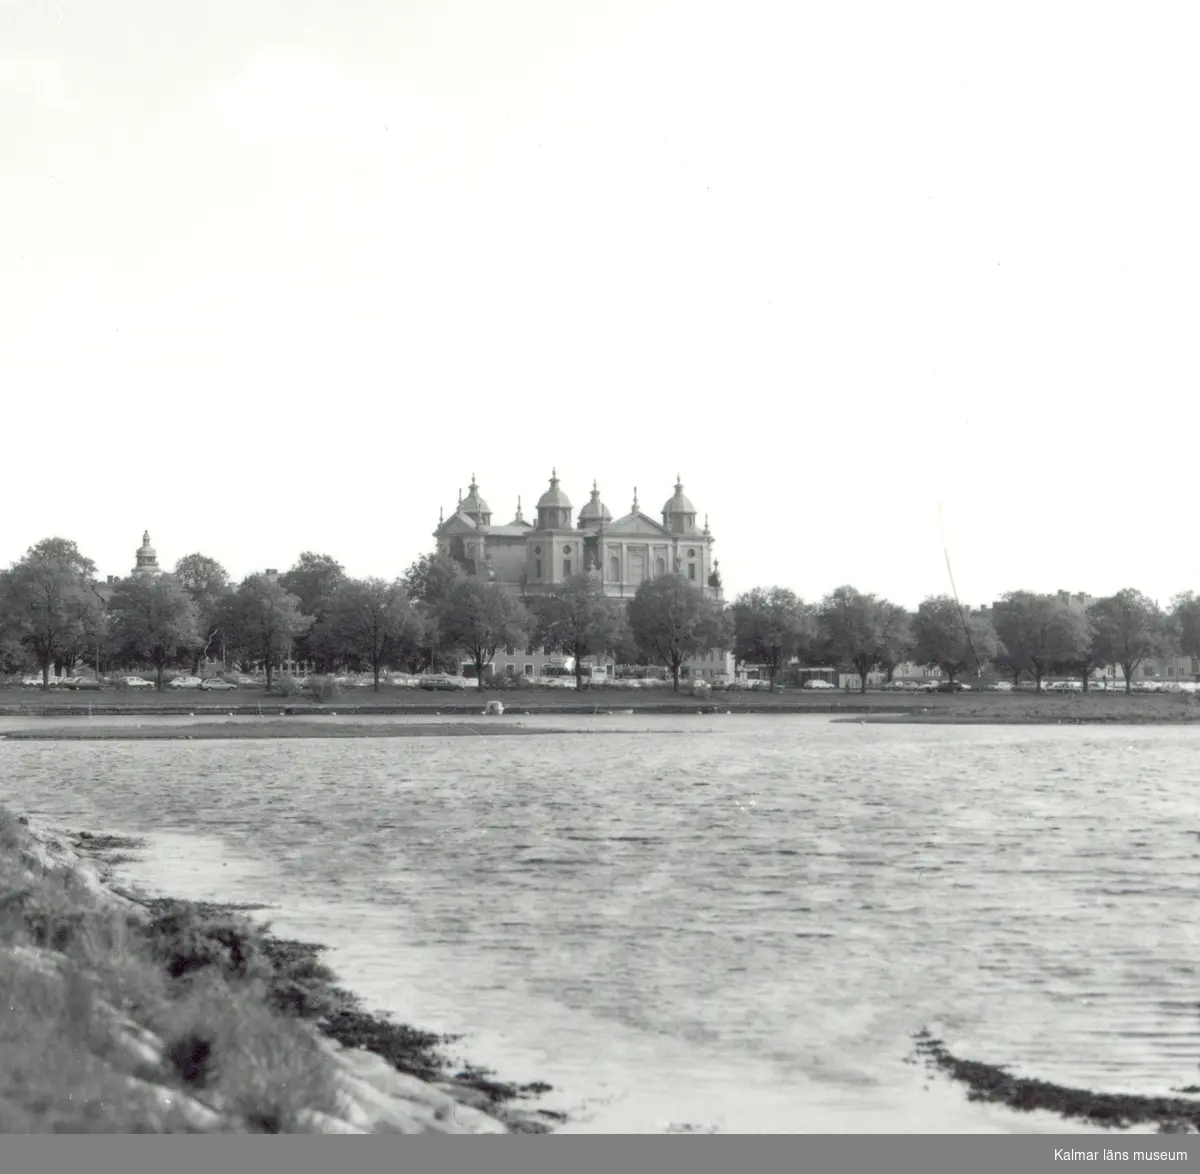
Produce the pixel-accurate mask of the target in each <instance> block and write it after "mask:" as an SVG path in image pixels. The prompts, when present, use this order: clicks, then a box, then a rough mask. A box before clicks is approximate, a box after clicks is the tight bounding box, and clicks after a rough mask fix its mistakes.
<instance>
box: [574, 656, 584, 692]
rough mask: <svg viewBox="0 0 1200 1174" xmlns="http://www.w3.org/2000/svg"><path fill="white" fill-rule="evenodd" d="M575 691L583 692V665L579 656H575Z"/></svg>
mask: <svg viewBox="0 0 1200 1174" xmlns="http://www.w3.org/2000/svg"><path fill="white" fill-rule="evenodd" d="M575 692H576V693H582V692H583V665H581V664H580V663H579V658H578V657H576V658H575Z"/></svg>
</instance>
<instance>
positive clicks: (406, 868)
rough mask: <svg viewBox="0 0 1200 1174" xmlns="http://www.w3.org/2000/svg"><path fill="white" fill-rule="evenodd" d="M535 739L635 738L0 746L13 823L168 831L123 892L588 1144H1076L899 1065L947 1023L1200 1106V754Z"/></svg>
mask: <svg viewBox="0 0 1200 1174" xmlns="http://www.w3.org/2000/svg"><path fill="white" fill-rule="evenodd" d="M48 720H64V719H48ZM65 720H66V721H71V722H78V721H80V720H87V719H65ZM96 720H98V721H99V720H103V721H104V723H105V724H106V725H110V724H119V723H120V721H121V720H122V719H108V718H105V719H96ZM123 720H125V721H126V722H129V721H135V720H143V721H145V720H146V719H133V718H128V719H123ZM150 720H153V721H155V722H164V721H185V722H186V721H187V720H189V719H187V718H182V719H164V718H154V719H150ZM243 720H246V721H251V722H253V721H256V720H258V719H253V718H251V719H243ZM328 720H342V719H328ZM347 720H353V721H356V722H359V721H362V720H364V719H362V718H360V717H355V718H351V719H347ZM382 720H394V721H405V720H419V721H420V722H427V721H429V720H432V719H431V718H430V717H428V716H427V715H421V716H420V717H419V718H418V719H407V718H404V717H396V718H390V719H389V718H385V719H382ZM457 720H461V719H457ZM489 720H496V719H489ZM500 720H505V721H508V720H524V721H527V722H529V723H530V724H533V719H510V718H504V719H500ZM30 724H31V719H29V718H21V719H9V720H8V721H6V722H4V723H3V724H2V725H0V733H2V732H3V728H4V727H7V728H15V727H17V726H21V727H26V728H27V727H28V726H29V725H30ZM536 724H537V725H538V726H543V727H546V726H556V727H559V728H562V729H566V730H581V729H583V730H589V731H590V730H600V729H604V730H608V731H617V732H616V733H612V734H610V735H609V736H605V737H595V736H592V734H591V733H589V732H582V733H564V734H562V735H560V736H546V737H528V738H517V739H490V738H489V739H484V738H480V739H478V740H476V739H463V738H456V739H439V738H417V739H404V740H393V739H387V740H385V739H379V740H375V739H361V740H357V739H356V740H353V741H346V740H323V739H322V740H312V741H302V742H292V741H289V742H247V741H234V740H231V741H228V742H224V741H221V742H153V743H138V742H126V743H121V742H103V743H13V742H9V743H5V742H2V741H0V779H2V780H3V781H2V782H0V791H2V794H0V798H2V800H3V801H4V802H6V803H9V804H10V805H12V806H13V807H15V808H17V809H20V810H24V811H26V812H28V813H30V814H37V815H42V816H45V817H50V818H52V819H54V820H56V821H58V822H60V823H69V824H71V825H72V826H76V827H87V828H90V829H92V830H101V829H111V830H121V831H127V832H132V833H140V834H146V835H149V836H150V837H151V846H150V850H149V851H148V852H147V854H146V857H145V859H144V860H143V861H142V862H141V863H140V864H138V865H135V866H130V867H129V868H127V869H126V872H127V873H128V875H129V876H130V877H131V878H133V879H138V880H140V881H142V882H143V883H146V884H148V885H149V886H151V887H153V888H156V889H158V890H159V891H165V892H170V893H172V894H174V895H178V896H185V897H204V898H209V899H216V900H244V901H264V902H268V903H271V904H273V905H276V906H277V907H278V908H277V911H275V912H273V914H272V916H273V919H274V921H275V924H276V927H277V928H278V929H279V930H280V931H281V932H286V933H290V934H294V935H295V936H308V937H312V938H319V939H321V940H324V941H326V942H328V943H330V944H331V945H332V946H334V947H335V951H334V954H333V955H332V958H331V961H332V962H333V964H334V965H335V967H336V968H337V969H338V970H339V971H340V972H341V973H343V974H344V975H345V977H346V978H347V980H348V981H349V983H350V985H353V986H355V987H356V988H357V989H359V990H360V991H361V992H362V993H363V994H364V995H366V996H367V997H368V998H369V999H370V1000H371V1001H372V1002H373V1003H374V1004H376V1005H378V1006H381V1007H388V1008H390V1009H391V1010H393V1011H395V1012H396V1013H397V1014H398V1015H400V1016H401V1017H403V1018H405V1019H408V1020H410V1021H411V1022H414V1023H416V1024H418V1025H421V1026H425V1027H430V1028H434V1029H441V1030H451V1031H465V1032H467V1033H468V1037H469V1038H468V1039H467V1040H466V1041H464V1044H463V1045H462V1046H463V1048H464V1050H465V1051H466V1052H467V1054H468V1055H469V1056H470V1057H471V1058H472V1059H481V1060H482V1061H483V1062H488V1063H492V1064H494V1065H495V1066H497V1067H498V1068H500V1069H501V1070H502V1074H503V1075H504V1076H506V1077H509V1078H515V1079H535V1078H543V1079H547V1080H549V1081H550V1082H551V1083H553V1084H555V1085H556V1086H557V1087H556V1092H555V1094H554V1095H552V1096H551V1097H550V1098H549V1099H548V1101H547V1104H548V1105H549V1106H550V1107H555V1108H563V1109H566V1110H568V1111H570V1112H571V1113H572V1114H573V1123H572V1125H571V1127H570V1128H573V1129H586V1130H602V1131H616V1130H620V1131H643V1130H644V1131H661V1130H662V1129H665V1128H668V1127H669V1125H670V1123H671V1122H687V1123H689V1124H693V1125H698V1126H701V1127H705V1128H713V1129H722V1130H730V1131H749V1130H754V1131H779V1132H784V1131H799V1130H855V1131H865V1130H879V1131H894V1130H905V1131H907V1130H920V1131H926V1130H930V1131H943V1130H1002V1129H1015V1130H1030V1129H1046V1130H1062V1129H1063V1128H1064V1126H1063V1125H1062V1124H1061V1123H1059V1122H1058V1121H1056V1120H1053V1119H1049V1118H1045V1119H1043V1118H1041V1117H1038V1118H1032V1117H1019V1118H1018V1117H1015V1116H1014V1115H1012V1114H1009V1113H1007V1112H1006V1111H1004V1110H1001V1109H998V1108H994V1107H986V1106H979V1105H971V1104H968V1103H967V1102H966V1101H965V1098H964V1096H963V1093H962V1091H961V1090H960V1089H957V1088H954V1087H951V1086H948V1085H946V1084H945V1083H944V1082H942V1081H941V1080H940V1078H939V1079H933V1080H931V1079H930V1078H929V1077H928V1076H927V1074H926V1073H925V1072H924V1070H922V1069H920V1068H915V1067H913V1066H912V1065H909V1064H906V1063H905V1059H906V1057H908V1055H909V1054H910V1052H911V1043H910V1039H911V1033H912V1032H913V1031H916V1030H918V1029H919V1028H921V1027H923V1026H928V1027H929V1028H930V1029H931V1030H933V1031H934V1032H935V1034H939V1035H941V1036H942V1037H943V1038H945V1039H946V1040H947V1042H948V1044H949V1045H950V1046H951V1048H952V1049H953V1050H955V1051H957V1052H959V1053H960V1054H964V1055H968V1056H971V1057H972V1058H977V1059H981V1060H986V1061H989V1062H992V1063H999V1064H1007V1065H1011V1067H1012V1068H1013V1069H1014V1071H1017V1072H1021V1073H1025V1074H1029V1075H1036V1076H1040V1077H1042V1078H1045V1079H1049V1080H1054V1081H1058V1082H1060V1083H1064V1084H1070V1085H1077V1086H1092V1087H1097V1088H1104V1089H1106V1090H1110V1091H1128V1092H1140V1093H1166V1092H1169V1090H1170V1089H1171V1088H1172V1087H1177V1086H1179V1085H1184V1084H1194V1083H1196V1082H1197V1079H1198V1077H1200V1073H1198V1071H1197V1063H1198V1061H1200V1018H1198V1012H1197V1001H1198V1000H1197V991H1198V985H1200V984H1198V981H1197V964H1198V963H1200V930H1198V929H1197V928H1196V925H1195V916H1194V912H1195V899H1196V895H1197V884H1198V881H1200V815H1197V814H1196V809H1197V805H1196V800H1195V797H1194V791H1195V783H1196V779H1197V772H1196V770H1195V768H1194V767H1193V766H1192V763H1193V762H1194V761H1195V756H1196V753H1197V751H1198V750H1200V730H1194V729H1188V728H1183V729H1173V728H1154V729H1137V728H1125V729H1121V728H1091V727H1066V726H1064V727H1021V728H1014V727H956V728H951V727H940V728H939V727H916V726H872V725H859V724H839V723H835V722H831V721H830V720H829V719H828V718H825V717H808V716H794V715H788V716H775V715H755V716H741V715H739V716H736V717H735V716H726V715H719V716H699V715H678V716H662V717H660V716H651V715H646V714H639V715H634V716H632V717H620V716H610V717H604V716H598V717H595V718H580V717H578V716H565V715H564V716H561V717H554V716H544V717H543V716H539V717H538V718H537V719H536Z"/></svg>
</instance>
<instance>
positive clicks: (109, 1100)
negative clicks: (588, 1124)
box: [0, 812, 563, 1134]
mask: <svg viewBox="0 0 1200 1174" xmlns="http://www.w3.org/2000/svg"><path fill="white" fill-rule="evenodd" d="M0 819H2V821H3V826H2V827H0V858H2V860H0V862H2V863H3V864H4V865H5V867H4V870H3V871H4V876H3V881H4V885H3V887H4V888H5V889H7V890H8V891H7V892H6V893H5V894H4V895H2V896H0V916H2V917H3V928H4V933H3V936H2V937H0V993H4V994H6V995H7V998H6V999H5V1002H7V1003H8V1004H9V1005H10V1006H11V1007H13V1008H14V1009H15V1008H17V1007H18V1006H20V1009H21V1014H20V1015H18V1016H15V1017H14V1016H10V1017H8V1020H7V1021H4V1023H3V1030H4V1032H5V1035H3V1036H0V1046H2V1047H3V1048H4V1050H5V1052H6V1069H5V1071H4V1072H3V1073H2V1074H0V1132H126V1133H128V1132H190V1133H195V1132H200V1133H230V1132H233V1133H243V1132H258V1133H263V1132H266V1133H281V1132H303V1133H402V1134H405V1133H475V1134H481V1133H482V1134H491V1133H494V1134H509V1133H547V1132H550V1131H551V1130H552V1129H553V1127H554V1126H555V1125H556V1124H558V1123H559V1122H561V1121H562V1120H563V1117H562V1115H561V1114H558V1113H554V1112H551V1111H549V1110H544V1109H535V1108H528V1107H524V1105H522V1104H521V1102H528V1101H529V1099H530V1098H534V1097H537V1096H539V1095H541V1094H542V1093H544V1092H547V1091H549V1086H548V1085H544V1084H532V1085H520V1086H518V1085H512V1084H506V1083H503V1082H501V1081H499V1080H497V1079H495V1078H494V1077H493V1075H492V1074H491V1073H490V1072H487V1071H485V1070H482V1069H478V1068H474V1067H472V1066H470V1065H467V1064H462V1063H458V1064H455V1063H453V1062H452V1061H451V1060H450V1058H449V1057H448V1055H447V1053H446V1051H445V1049H446V1047H447V1046H449V1045H451V1044H453V1043H454V1042H455V1040H454V1039H453V1038H452V1037H445V1036H437V1035H433V1034H430V1033H427V1032H421V1031H417V1030H414V1029H412V1028H410V1027H406V1026H404V1025H401V1024H397V1023H394V1022H392V1021H390V1020H388V1019H385V1018H381V1017H379V1016H376V1015H371V1014H368V1013H366V1012H365V1011H364V1010H363V1008H362V1006H361V1005H360V1003H359V1001H358V1000H357V998H356V997H355V996H354V995H352V994H351V993H349V992H348V991H346V990H344V989H342V988H341V987H339V986H337V985H336V983H335V976H334V975H333V974H332V972H331V971H329V970H328V969H327V968H326V967H324V966H323V965H322V964H321V963H320V961H319V955H320V953H321V952H322V947H319V946H315V945H312V944H309V943H304V942H296V941H290V940H285V939H280V938H276V937H274V936H273V935H271V934H270V932H269V929H267V928H264V927H262V926H258V925H256V924H254V923H253V922H252V921H251V920H250V919H249V917H248V916H246V913H247V912H248V911H247V910H244V909H235V908H231V907H227V906H214V905H205V904H202V903H196V902H181V901H174V900H171V899H167V898H158V897H150V896H147V895H145V894H141V893H137V892H134V891H130V890H126V889H123V888H120V887H119V886H117V885H115V884H114V883H113V880H112V867H113V865H115V864H116V863H120V862H121V861H122V859H128V855H127V854H128V852H129V851H130V850H135V849H136V848H137V847H138V846H139V843H138V841H136V840H131V839H127V838H124V837H118V836H97V835H92V834H89V833H87V832H65V831H58V830H55V829H52V828H48V827H31V826H30V825H29V823H28V822H27V821H26V820H24V819H14V818H13V817H12V816H10V815H9V814H8V813H5V812H0ZM108 942H119V943H120V947H119V949H118V948H116V947H111V948H106V947H105V943H108ZM160 969H165V978H164V975H163V974H162V973H159V970H160ZM151 971H152V972H153V973H151ZM205 983H211V984H214V985H213V986H212V989H211V990H205V989H203V984H205ZM155 984H158V985H157V986H156V985H155ZM159 987H162V988H163V989H164V990H165V991H166V995H165V997H162V996H161V995H159V996H158V997H151V995H149V994H147V993H146V992H147V991H150V990H151V989H153V990H154V992H155V994H156V995H158V990H159ZM3 988H7V989H3ZM214 996H215V998H214ZM205 999H207V1000H208V1001H207V1003H205V1001H204V1000H205ZM197 1006H202V1007H206V1008H207V1012H208V1016H209V1020H210V1021H209V1022H208V1024H207V1026H201V1024H202V1023H203V1021H202V1020H196V1019H195V1014H194V1012H195V1010H196V1007H197ZM139 1008H140V1010H141V1012H142V1014H139ZM151 1008H153V1011H152V1010H151ZM230 1008H232V1009H233V1011H236V1012H237V1017H236V1022H232V1023H231V1022H219V1020H221V1018H222V1016H224V1018H225V1019H226V1020H228V1019H229V1017H230V1014H231V1013H232V1012H231V1011H230ZM185 1013H186V1014H185ZM186 1015H191V1016H192V1018H190V1019H189V1018H187V1017H186ZM187 1024H191V1025H192V1026H189V1027H187V1029H186V1030H185V1029H184V1025H187ZM64 1035H65V1036H66V1038H62V1037H63V1036H64ZM76 1036H78V1037H79V1038H76ZM9 1037H11V1038H9ZM248 1040H249V1041H254V1040H258V1041H261V1044H260V1046H259V1047H258V1050H257V1053H256V1051H255V1048H254V1046H253V1044H252V1043H249V1044H248V1043H247V1041H248ZM56 1051H57V1052H58V1053H61V1054H62V1055H64V1056H70V1055H72V1054H75V1055H76V1056H77V1058H78V1053H80V1052H83V1053H86V1061H87V1063H86V1064H85V1063H84V1062H83V1059H78V1064H79V1066H80V1068H81V1070H82V1069H83V1068H86V1069H87V1081H86V1082H85V1084H84V1085H81V1086H80V1087H78V1088H73V1087H71V1079H72V1076H73V1075H74V1074H73V1073H72V1074H71V1075H68V1074H67V1072H64V1071H61V1070H60V1069H62V1068H63V1067H64V1065H62V1064H60V1065H58V1066H55V1065H53V1064H50V1065H49V1066H48V1065H47V1061H46V1056H53V1055H54V1054H55V1052H56ZM234 1057H236V1062H235V1060H234ZM74 1065H75V1061H68V1063H67V1065H66V1067H68V1068H70V1067H73V1066H74ZM297 1065H299V1066H300V1067H301V1068H302V1069H303V1078H302V1079H300V1078H298V1074H297V1073H296V1072H295V1069H296V1066H297ZM239 1066H240V1067H241V1068H242V1069H244V1070H243V1071H239V1070H238V1068H239ZM55 1073H57V1077H55ZM289 1073H290V1074H291V1075H292V1077H293V1078H292V1080H291V1081H290V1083H291V1085H292V1088H291V1089H288V1088H287V1087H286V1086H287V1085H288V1083H289V1081H288V1079H287V1076H288V1075H289ZM272 1074H275V1076H276V1077H279V1079H275V1080H273V1079H272ZM80 1079H81V1080H82V1079H83V1078H82V1077H80ZM48 1081H52V1083H53V1084H54V1085H55V1086H56V1087H55V1088H54V1089H53V1090H48V1089H46V1088H45V1085H46V1083H47V1082H48ZM281 1085H282V1087H280V1086H281ZM297 1085H301V1086H304V1085H311V1087H312V1088H313V1090H314V1091H313V1097H314V1101H313V1103H304V1101H303V1095H302V1093H300V1092H299V1091H298V1090H297V1088H296V1086H297ZM89 1088H97V1089H103V1093H102V1094H100V1095H99V1096H92V1097H91V1098H89ZM248 1090H249V1091H248ZM298 1098H299V1099H298ZM116 1102H119V1106H118V1105H117V1104H116ZM114 1114H116V1115H117V1117H118V1120H117V1121H116V1122H115V1123H114V1122H113V1121H112V1120H111V1118H112V1117H113V1115H114ZM97 1117H99V1118H102V1119H104V1120H103V1123H102V1124H97V1122H96V1118H97ZM64 1122H65V1124H64Z"/></svg>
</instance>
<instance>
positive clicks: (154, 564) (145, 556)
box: [133, 530, 162, 576]
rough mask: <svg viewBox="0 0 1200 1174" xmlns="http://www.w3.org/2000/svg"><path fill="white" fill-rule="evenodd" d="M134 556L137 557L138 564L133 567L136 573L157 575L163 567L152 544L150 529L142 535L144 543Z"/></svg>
mask: <svg viewBox="0 0 1200 1174" xmlns="http://www.w3.org/2000/svg"><path fill="white" fill-rule="evenodd" d="M134 557H135V558H136V559H137V565H136V566H135V567H134V568H133V573H134V574H135V575H143V576H145V575H157V574H158V573H159V571H160V570H161V569H162V568H161V567H159V565H158V555H157V553H156V552H155V550H154V547H153V546H151V545H150V531H149V530H147V531H146V532H145V533H144V534H143V535H142V545H141V546H139V547H138V549H137V554H136V555H135V556H134Z"/></svg>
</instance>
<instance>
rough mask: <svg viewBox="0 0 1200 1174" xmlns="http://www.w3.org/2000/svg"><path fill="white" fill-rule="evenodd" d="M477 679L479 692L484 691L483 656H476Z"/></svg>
mask: <svg viewBox="0 0 1200 1174" xmlns="http://www.w3.org/2000/svg"><path fill="white" fill-rule="evenodd" d="M475 679H476V680H477V681H478V682H479V692H480V693H482V692H483V657H482V656H477V657H476V658H475Z"/></svg>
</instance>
